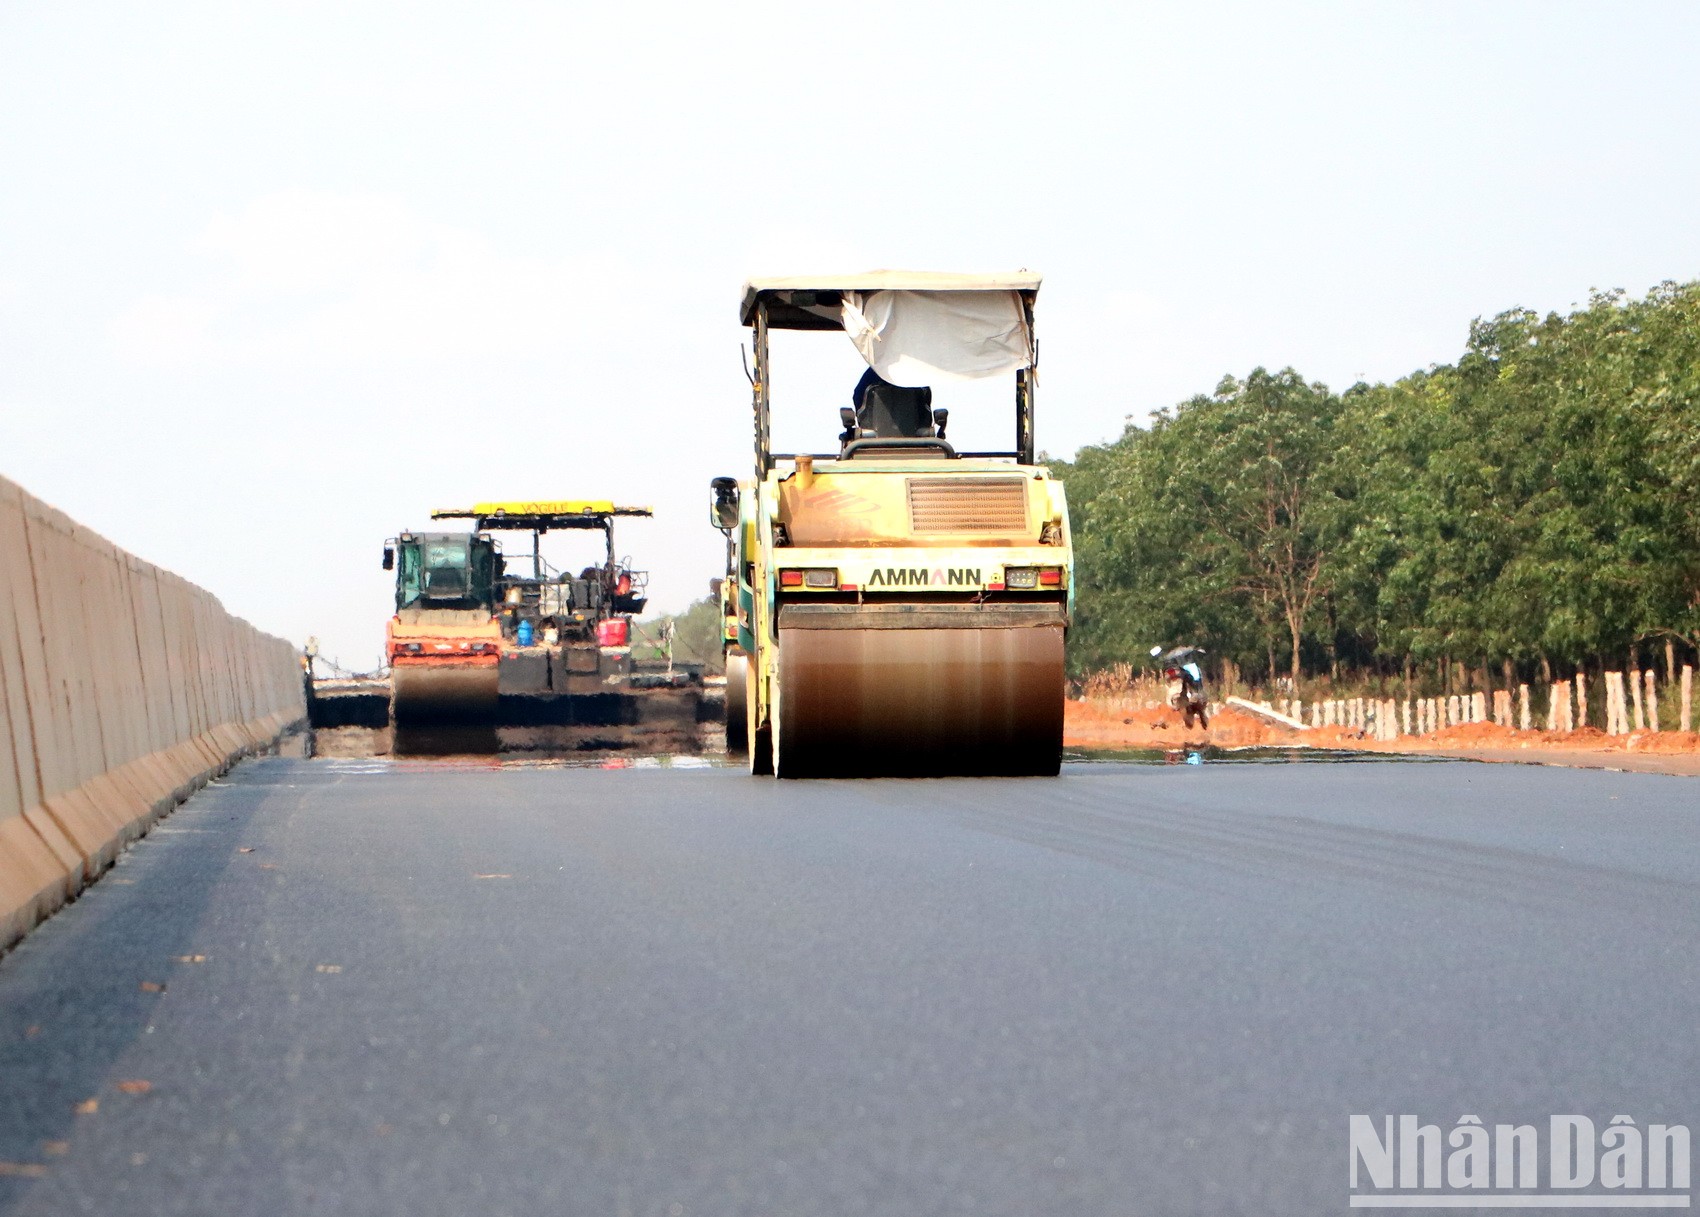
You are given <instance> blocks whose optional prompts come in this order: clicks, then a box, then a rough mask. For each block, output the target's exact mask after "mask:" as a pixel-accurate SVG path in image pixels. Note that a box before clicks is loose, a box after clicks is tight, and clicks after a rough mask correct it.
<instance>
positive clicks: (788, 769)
mask: <svg viewBox="0 0 1700 1217" xmlns="http://www.w3.org/2000/svg"><path fill="white" fill-rule="evenodd" d="M777 659H778V666H777V680H776V682H775V683H776V689H775V692H774V704H773V706H772V710H771V715H772V721H773V725H774V726H773V753H774V769H775V772H776V773H777V774H778V776H780V777H784V778H790V777H862V776H866V777H874V776H944V775H998V776H1013V775H1054V774H1055V773H1056V772H1057V771H1058V769H1059V767H1060V765H1061V762H1062V727H1063V627H1062V626H1061V625H1060V624H1056V625H1039V626H1021V627H1015V628H972V627H970V628H962V627H957V628H948V629H921V628H915V629H889V628H884V629H882V628H873V629H854V628H853V629H843V628H834V629H786V628H784V626H783V623H782V625H781V628H780V630H779V650H778V656H777Z"/></svg>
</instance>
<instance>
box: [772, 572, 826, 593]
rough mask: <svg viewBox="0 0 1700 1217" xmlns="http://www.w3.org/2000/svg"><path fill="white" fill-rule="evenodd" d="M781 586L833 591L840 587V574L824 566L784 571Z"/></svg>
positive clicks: (781, 574) (780, 581)
mask: <svg viewBox="0 0 1700 1217" xmlns="http://www.w3.org/2000/svg"><path fill="white" fill-rule="evenodd" d="M779 586H780V587H806V588H809V589H811V590H814V591H831V590H832V589H833V588H836V587H837V586H838V572H837V571H836V570H834V569H832V568H830V567H824V566H815V567H810V568H808V569H806V570H782V571H780V572H779Z"/></svg>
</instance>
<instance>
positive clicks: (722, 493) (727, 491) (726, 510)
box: [708, 478, 738, 532]
mask: <svg viewBox="0 0 1700 1217" xmlns="http://www.w3.org/2000/svg"><path fill="white" fill-rule="evenodd" d="M708 487H709V490H711V491H712V492H713V494H714V501H713V503H712V504H711V505H710V507H709V509H708V522H709V523H710V524H713V525H714V526H715V527H716V528H718V529H719V530H720V531H721V532H731V531H732V530H733V529H734V528H736V527H738V479H737V478H715V479H714V480H713V481H712V482H710V483H709V484H708Z"/></svg>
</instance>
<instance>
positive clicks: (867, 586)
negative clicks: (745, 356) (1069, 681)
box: [710, 271, 1074, 778]
mask: <svg viewBox="0 0 1700 1217" xmlns="http://www.w3.org/2000/svg"><path fill="white" fill-rule="evenodd" d="M1038 291H1039V277H1038V276H1037V275H1030V274H1028V273H1026V272H1020V273H1017V274H1007V275H954V274H940V273H931V272H892V271H879V272H872V273H868V274H861V275H848V276H842V275H841V276H826V277H802V278H784V279H757V280H752V281H751V282H749V283H747V284H745V286H744V290H743V297H742V300H741V304H740V321H741V322H742V323H743V324H744V325H746V326H748V327H749V329H750V336H751V349H752V352H753V362H754V368H753V370H752V371H751V372H750V380H751V384H752V386H753V390H754V394H753V408H754V415H755V471H754V475H753V477H751V478H750V479H748V480H745V481H737V480H734V479H731V478H716V479H715V480H714V482H713V483H712V487H711V489H712V495H713V498H712V503H711V508H710V510H711V516H712V520H713V522H714V524H715V526H716V527H717V528H719V529H720V530H721V531H723V532H724V533H725V534H726V536H727V539H728V548H729V559H728V563H727V575H726V579H727V585H726V586H725V590H724V591H723V595H724V596H725V597H727V601H726V603H727V605H728V607H729V608H730V610H731V617H732V631H731V633H732V639H731V641H730V643H729V646H728V654H729V656H730V655H731V654H732V653H733V652H734V651H735V652H736V653H738V654H739V655H740V656H741V657H742V659H743V661H744V662H743V664H742V667H743V669H744V671H743V677H744V697H743V702H744V715H745V726H744V732H743V734H744V743H745V745H746V748H747V752H748V757H749V767H750V771H751V772H752V773H757V774H775V775H777V776H779V777H781V778H794V777H834V776H943V775H1022V776H1029V775H1032V776H1037V775H1054V774H1055V773H1056V772H1057V771H1058V768H1059V766H1060V764H1061V760H1062V725H1063V698H1064V684H1063V643H1064V639H1065V636H1066V634H1067V631H1068V627H1069V622H1070V618H1071V614H1072V611H1073V596H1074V579H1073V558H1072V541H1071V537H1070V532H1069V521H1068V506H1067V500H1066V498H1065V496H1064V492H1063V486H1062V484H1061V483H1060V482H1059V481H1058V480H1056V479H1054V478H1052V477H1051V476H1050V473H1049V471H1048V470H1047V469H1046V468H1045V467H1044V466H1043V465H1041V464H1040V463H1039V462H1038V460H1037V458H1036V454H1035V449H1034V440H1033V434H1034V433H1033V412H1034V392H1035V388H1036V386H1037V366H1036V358H1035V354H1036V349H1037V348H1036V346H1035V344H1034V339H1033V316H1034V304H1035V301H1036V298H1037V296H1038ZM789 330H796V331H813V332H816V333H818V334H820V335H821V336H822V337H821V338H820V339H819V340H818V341H825V342H832V341H836V342H837V343H839V344H843V343H844V342H845V341H846V339H848V341H849V343H850V347H849V348H843V347H840V348H839V351H840V352H841V353H842V352H844V351H845V350H847V349H853V350H854V351H855V353H856V354H857V356H859V357H860V362H856V363H852V365H851V366H853V367H856V368H859V369H860V370H861V372H862V376H861V380H860V381H858V382H857V383H856V384H855V388H854V390H853V392H852V393H851V396H850V401H851V404H850V405H848V406H843V407H841V408H840V410H839V414H838V420H837V421H838V423H839V425H840V426H841V427H842V431H841V432H840V433H839V434H838V435H837V437H836V438H837V441H838V447H837V449H836V450H835V451H818V452H776V451H773V449H772V445H771V435H770V428H771V421H772V419H773V417H774V408H775V403H773V402H772V401H771V400H770V399H771V387H770V386H771V384H772V383H773V379H772V378H773V374H774V369H773V367H772V366H771V364H772V351H771V349H770V348H771V345H772V343H771V336H772V335H774V334H775V332H776V331H789ZM790 345H791V343H790V340H789V339H788V340H787V346H788V347H789V346H790ZM994 377H996V378H1000V379H1002V380H1003V381H1004V382H1005V383H1006V385H1007V386H1008V387H1009V388H1010V389H1011V390H1012V396H1013V405H1014V409H1013V411H1012V413H1013V418H1012V419H1011V422H1012V423H1013V431H1014V434H1013V444H1011V445H1010V446H1009V447H1008V448H1000V449H997V450H991V451H965V450H963V451H959V450H958V449H957V447H956V446H955V444H954V443H953V441H952V440H951V439H950V438H949V435H948V432H947V428H948V426H949V423H950V411H951V407H950V405H948V404H937V403H935V393H937V394H938V397H939V398H940V399H941V400H942V401H945V402H949V401H951V400H958V401H969V400H974V401H978V402H980V403H982V405H983V403H984V402H985V401H987V400H992V401H998V400H1003V401H1008V400H1009V399H1008V398H1004V397H1002V394H1001V392H1000V391H998V390H997V389H996V388H995V387H993V388H992V390H991V394H992V395H991V397H990V398H988V395H987V393H986V391H985V389H986V386H976V389H977V391H976V392H975V393H974V394H972V395H969V394H967V393H966V391H965V390H963V389H962V386H963V385H965V384H966V383H967V382H974V381H989V380H991V378H994ZM845 388H846V389H849V388H850V386H849V385H848V384H846V385H845ZM953 394H958V395H959V396H957V397H955V398H953V397H952V395H953ZM780 408H781V409H784V410H793V409H796V408H798V406H797V404H795V403H793V401H791V400H787V401H786V402H784V403H781V404H780ZM812 408H813V409H816V410H819V408H820V407H819V406H818V404H817V405H815V406H813V407H812ZM986 408H988V409H991V408H994V407H986ZM1003 408H1007V407H1001V408H997V409H998V410H999V412H1001V409H1003ZM959 422H960V418H959ZM823 429H824V430H825V431H826V432H827V433H828V434H829V435H830V434H831V432H832V431H833V430H834V428H833V427H831V426H830V425H829V426H827V427H826V428H823ZM1005 434H1007V433H1005ZM995 442H996V441H995V440H994V443H995ZM730 673H731V665H730V664H729V666H728V679H729V680H730V678H731V677H730Z"/></svg>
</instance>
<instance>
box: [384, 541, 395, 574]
mask: <svg viewBox="0 0 1700 1217" xmlns="http://www.w3.org/2000/svg"><path fill="white" fill-rule="evenodd" d="M384 569H385V570H394V569H395V550H393V549H391V548H390V547H389V546H388V545H386V546H384Z"/></svg>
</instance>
